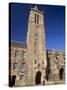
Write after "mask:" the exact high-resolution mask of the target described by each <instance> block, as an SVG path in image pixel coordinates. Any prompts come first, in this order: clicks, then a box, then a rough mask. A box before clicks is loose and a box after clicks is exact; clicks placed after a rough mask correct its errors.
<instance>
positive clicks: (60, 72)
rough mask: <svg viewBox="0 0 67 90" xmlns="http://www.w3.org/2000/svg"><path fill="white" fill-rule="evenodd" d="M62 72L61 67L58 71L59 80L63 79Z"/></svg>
mask: <svg viewBox="0 0 67 90" xmlns="http://www.w3.org/2000/svg"><path fill="white" fill-rule="evenodd" d="M63 72H64V69H63V68H61V69H60V71H59V78H60V80H63Z"/></svg>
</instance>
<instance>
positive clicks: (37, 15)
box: [35, 13, 39, 24]
mask: <svg viewBox="0 0 67 90" xmlns="http://www.w3.org/2000/svg"><path fill="white" fill-rule="evenodd" d="M35 23H36V24H39V14H36V13H35Z"/></svg>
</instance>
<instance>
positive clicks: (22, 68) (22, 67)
mask: <svg viewBox="0 0 67 90" xmlns="http://www.w3.org/2000/svg"><path fill="white" fill-rule="evenodd" d="M22 65H23V66H22ZM20 69H21V70H24V69H25V62H22V63H21V67H20Z"/></svg>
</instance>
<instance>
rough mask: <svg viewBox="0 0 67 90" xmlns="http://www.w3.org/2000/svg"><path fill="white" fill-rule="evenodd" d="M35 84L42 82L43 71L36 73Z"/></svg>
mask: <svg viewBox="0 0 67 90" xmlns="http://www.w3.org/2000/svg"><path fill="white" fill-rule="evenodd" d="M35 84H36V85H37V84H41V72H40V71H38V72H37V73H36V75H35Z"/></svg>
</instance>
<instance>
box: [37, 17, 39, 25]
mask: <svg viewBox="0 0 67 90" xmlns="http://www.w3.org/2000/svg"><path fill="white" fill-rule="evenodd" d="M37 24H39V15H37Z"/></svg>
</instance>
